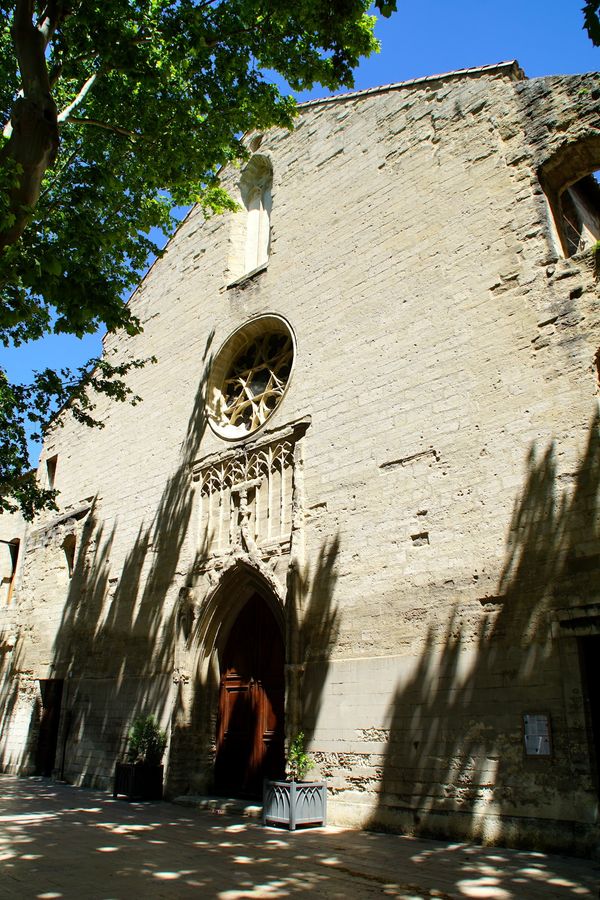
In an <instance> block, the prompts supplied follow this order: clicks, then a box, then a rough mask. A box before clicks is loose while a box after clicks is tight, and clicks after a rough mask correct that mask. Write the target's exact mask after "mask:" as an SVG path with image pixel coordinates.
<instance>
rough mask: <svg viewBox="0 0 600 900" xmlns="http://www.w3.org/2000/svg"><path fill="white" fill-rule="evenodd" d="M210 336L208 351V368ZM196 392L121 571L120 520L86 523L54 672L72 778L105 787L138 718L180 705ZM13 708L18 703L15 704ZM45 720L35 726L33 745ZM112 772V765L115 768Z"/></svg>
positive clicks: (199, 408)
mask: <svg viewBox="0 0 600 900" xmlns="http://www.w3.org/2000/svg"><path fill="white" fill-rule="evenodd" d="M211 343H212V334H211V336H210V337H209V340H208V341H207V345H206V348H205V352H204V357H203V361H204V371H205V372H208V371H209V370H210V361H211V360H210V346H211ZM204 387H205V379H203V380H202V381H201V383H200V385H199V386H198V390H197V392H196V396H195V400H194V405H193V409H192V413H191V415H190V418H189V421H188V427H187V433H186V436H185V439H184V441H183V443H182V447H181V453H180V460H179V464H178V467H177V469H176V470H175V471H174V473H173V474H172V475H171V476H170V477H169V478H168V479H167V481H166V484H165V487H164V490H163V493H162V496H161V499H160V502H159V504H158V508H157V511H156V513H155V515H154V517H153V519H152V521H151V522H150V523H149V524H148V525H144V524H143V523H142V525H140V528H139V531H138V534H137V537H136V540H135V542H134V544H133V546H132V548H131V550H130V551H129V553H128V554H127V557H126V559H125V561H124V563H123V566H122V569H121V571H120V573H118V577H117V573H115V571H114V569H111V559H110V558H111V552H112V548H113V543H114V542H115V537H116V532H117V523H115V524H113V526H112V528H111V530H110V532H108V533H106V529H105V526H104V525H103V524H102V522H101V521H100V514H101V513H100V511H99V510H97V509H96V506H95V505H94V506H93V507H92V509H91V511H90V513H89V515H88V517H87V519H86V522H85V525H84V527H83V533H82V537H81V540H80V543H79V547H78V552H77V559H76V561H75V565H74V570H73V576H72V578H71V581H70V584H69V593H68V597H67V600H66V602H65V605H64V612H63V615H62V620H61V623H60V627H59V629H58V633H57V637H56V640H55V643H54V666H53V669H54V675H53V677H55V678H59V679H60V678H64V679H65V685H66V691H65V696H64V697H63V714H62V721H61V727H60V732H59V738H58V747H57V753H56V767H57V768H61V758H62V757H63V756H64V760H63V762H64V773H65V775H66V777H67V778H68V779H69V780H71V779H77V778H83V781H84V783H86V784H98V785H100V786H106V785H107V784H108V783H109V780H110V778H111V777H112V770H111V769H110V767H111V766H112V765H113V764H114V762H115V761H116V760H117V759H118V758H119V756H120V754H121V753H122V752H123V750H124V741H125V737H126V734H127V731H128V728H129V726H130V724H131V721H132V719H133V718H134V717H135V716H136V715H138V714H140V713H149V712H152V713H153V714H154V715H156V716H157V718H159V719H162V720H163V721H165V720H166V716H167V713H168V710H169V708H170V706H171V703H172V680H173V655H174V644H175V640H176V632H177V615H178V607H177V603H176V602H173V601H172V592H173V585H174V584H176V583H178V582H179V581H180V580H181V578H180V576H184V575H185V573H182V572H180V571H179V567H180V564H181V559H182V551H183V549H184V545H185V541H186V538H187V535H188V530H189V525H190V517H191V512H192V490H191V487H190V464H191V462H192V461H193V460H194V459H195V457H196V454H197V452H198V448H199V446H200V442H201V440H202V436H203V434H204V431H205V427H206V417H205V415H204V402H203V391H204ZM11 702H12V703H13V704H14V702H16V698H12V699H11ZM36 729H37V723H36V721H35V716H34V719H33V720H32V721H31V723H30V728H29V730H30V738H29V741H28V744H29V746H31V745H32V744H35V740H36V738H37V735H36ZM107 766H108V767H109V768H107Z"/></svg>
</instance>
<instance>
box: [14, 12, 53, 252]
mask: <svg viewBox="0 0 600 900" xmlns="http://www.w3.org/2000/svg"><path fill="white" fill-rule="evenodd" d="M54 12H56V10H54ZM32 16H33V3H32V0H18V2H17V6H16V9H15V18H14V23H13V27H12V35H13V40H14V43H15V49H16V53H17V57H18V60H19V69H20V72H21V83H22V90H21V95H20V96H19V97H18V98H17V100H16V102H15V105H14V107H13V110H12V114H11V121H10V125H9V126H8V129H7V132H8V134H9V139H8V141H7V143H6V144H5V145H4V147H3V148H2V152H1V153H0V165H1V166H2V167H3V168H5V169H10V163H11V162H13V163H16V164H17V166H18V167H19V168H18V171H17V172H15V182H16V183H15V185H14V187H13V188H12V189H11V190H10V192H9V211H10V213H12V216H14V220H13V221H12V222H10V223H9V224H8V225H7V227H6V228H5V229H2V230H0V250H2V249H4V247H7V246H8V245H10V244H14V243H15V242H16V241H17V240H18V239H19V238H20V237H21V235H22V234H23V231H24V230H25V227H26V225H27V223H28V221H29V219H30V218H31V214H32V211H33V208H34V207H35V205H36V203H37V201H38V199H39V196H40V190H41V185H42V179H43V177H44V174H45V173H46V170H47V169H48V168H49V167H50V166H51V165H52V163H53V162H54V160H55V158H56V154H57V153H58V144H59V137H58V122H57V109H56V104H55V102H54V100H53V98H52V93H51V89H50V80H49V77H48V68H47V66H46V56H45V51H46V46H47V42H48V37H49V34H51V33H52V30H53V28H54V27H55V22H56V20H55V22H54V23H51V24H50V25H48V23H47V22H46V23H45V26H44V27H43V28H42V29H40V28H38V27H36V26H35V25H34V24H33V20H32Z"/></svg>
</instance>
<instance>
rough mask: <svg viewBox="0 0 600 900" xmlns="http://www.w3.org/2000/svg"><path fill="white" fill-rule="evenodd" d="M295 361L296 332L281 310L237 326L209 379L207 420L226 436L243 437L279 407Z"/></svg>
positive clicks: (220, 353)
mask: <svg viewBox="0 0 600 900" xmlns="http://www.w3.org/2000/svg"><path fill="white" fill-rule="evenodd" d="M293 362H294V338H293V335H292V333H291V330H290V329H289V326H288V325H287V323H285V322H284V321H283V319H280V318H279V317H278V316H261V317H260V318H258V319H255V320H253V321H252V322H249V323H248V324H247V325H245V326H243V327H242V328H241V329H239V330H238V331H236V332H235V333H234V334H233V335H232V336H231V337H230V338H229V340H228V341H226V342H225V344H224V346H223V347H222V348H221V350H220V351H219V353H218V354H217V358H216V360H215V363H214V366H213V371H212V373H211V378H210V380H209V391H208V397H209V403H208V406H209V409H208V414H209V421H210V423H211V425H212V427H213V428H214V430H215V431H216V432H217V433H218V434H219V435H220V436H221V437H225V438H230V439H235V438H240V437H245V436H246V435H248V434H251V433H252V432H253V431H256V429H257V428H260V426H261V425H263V424H264V423H265V422H266V421H267V419H268V418H269V416H270V415H271V414H272V413H273V412H274V411H275V409H276V408H277V406H278V405H279V403H280V402H281V398H282V397H283V394H284V392H285V389H286V387H287V384H288V381H289V378H290V374H291V371H292V365H293Z"/></svg>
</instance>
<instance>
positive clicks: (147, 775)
mask: <svg viewBox="0 0 600 900" xmlns="http://www.w3.org/2000/svg"><path fill="white" fill-rule="evenodd" d="M127 738H128V745H127V760H128V761H127V762H125V763H123V762H118V763H117V765H116V769H115V784H114V790H113V796H114V797H116V796H117V795H118V794H125V796H126V797H128V798H129V799H130V800H162V782H163V767H162V766H161V764H160V763H161V760H162V758H163V754H164V752H165V747H166V745H167V735H166V733H165V732H164V731H163V730H162V729H161V728H160V726H159V724H158V722H157V721H156V719H155V717H154V716H138V718H137V719H135V721H134V723H133V725H132V726H131V728H130V730H129V733H128V735H127Z"/></svg>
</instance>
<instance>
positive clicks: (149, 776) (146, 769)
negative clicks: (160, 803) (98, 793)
mask: <svg viewBox="0 0 600 900" xmlns="http://www.w3.org/2000/svg"><path fill="white" fill-rule="evenodd" d="M162 793H163V767H162V766H147V765H144V764H143V763H135V764H134V763H117V765H116V767H115V785H114V789H113V797H117V796H118V795H119V794H125V796H126V797H127V798H128V799H129V800H162Z"/></svg>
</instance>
